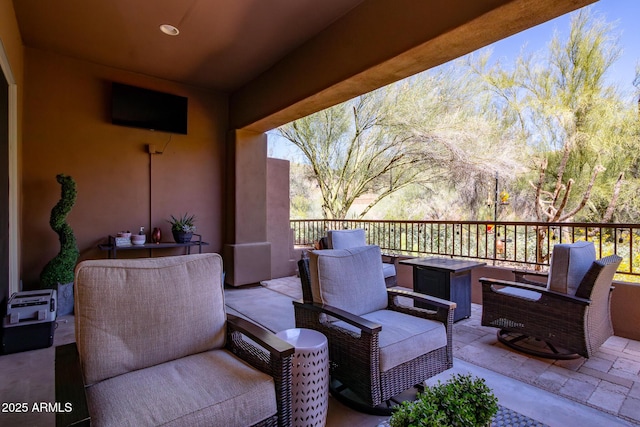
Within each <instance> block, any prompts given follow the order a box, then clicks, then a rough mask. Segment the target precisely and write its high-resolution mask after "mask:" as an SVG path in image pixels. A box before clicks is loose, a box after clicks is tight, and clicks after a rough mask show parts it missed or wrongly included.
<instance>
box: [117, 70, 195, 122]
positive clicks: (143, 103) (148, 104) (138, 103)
mask: <svg viewBox="0 0 640 427" xmlns="http://www.w3.org/2000/svg"><path fill="white" fill-rule="evenodd" d="M111 122H112V123H113V124H116V125H122V126H130V127H136V128H142V129H151V130H158V131H164V132H171V133H180V134H184V135H186V134H187V98H185V97H184V96H178V95H172V94H169V93H164V92H157V91H155V90H149V89H143V88H140V87H135V86H129V85H125V84H122V83H116V82H113V83H112V85H111Z"/></svg>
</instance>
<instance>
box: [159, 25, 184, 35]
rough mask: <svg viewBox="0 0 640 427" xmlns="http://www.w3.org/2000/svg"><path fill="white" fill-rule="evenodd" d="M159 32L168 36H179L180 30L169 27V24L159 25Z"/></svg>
mask: <svg viewBox="0 0 640 427" xmlns="http://www.w3.org/2000/svg"><path fill="white" fill-rule="evenodd" d="M160 31H162V32H163V33H165V34H167V35H169V36H177V35H178V34H180V30H178V29H177V28H176V27H174V26H173V25H169V24H162V25H160Z"/></svg>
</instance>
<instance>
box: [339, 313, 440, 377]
mask: <svg viewBox="0 0 640 427" xmlns="http://www.w3.org/2000/svg"><path fill="white" fill-rule="evenodd" d="M361 317H363V318H364V319H367V320H369V321H371V322H375V323H378V324H380V325H381V326H382V330H381V331H380V334H379V335H378V339H379V346H380V371H381V372H385V371H388V370H389V369H391V368H394V367H396V366H398V365H401V364H402V363H405V362H408V361H410V360H413V359H415V358H416V357H418V356H421V355H423V354H426V353H429V352H431V351H433V350H436V349H438V348H441V347H444V346H446V345H447V333H446V330H445V327H444V324H443V323H442V322H437V321H435V320H428V319H421V318H419V317H414V316H410V315H408V314H404V313H399V312H397V311H391V310H377V311H374V312H372V313H367V314H363V315H362V316H361ZM334 324H335V325H336V326H340V327H342V328H344V329H347V330H351V331H354V332H358V330H357V329H356V328H355V327H353V326H351V325H349V324H348V323H346V322H342V321H338V322H335V323H334Z"/></svg>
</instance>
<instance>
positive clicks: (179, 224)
mask: <svg viewBox="0 0 640 427" xmlns="http://www.w3.org/2000/svg"><path fill="white" fill-rule="evenodd" d="M195 219H196V217H195V215H189V214H188V213H185V214H184V215H182V216H181V217H180V218H176V217H175V216H173V215H171V219H169V220H167V221H168V222H169V224H171V233H172V234H173V240H175V241H176V243H187V242H190V241H191V237H192V236H193V232H194V231H196V226H195V225H194V222H195Z"/></svg>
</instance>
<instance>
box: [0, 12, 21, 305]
mask: <svg viewBox="0 0 640 427" xmlns="http://www.w3.org/2000/svg"><path fill="white" fill-rule="evenodd" d="M0 42H1V43H2V55H3V57H2V60H1V61H0V62H2V68H3V70H2V71H3V72H4V74H5V76H6V77H11V79H12V81H9V83H10V84H11V85H12V86H10V87H9V88H8V90H9V98H12V99H14V98H13V97H14V96H15V104H14V103H13V102H14V101H13V100H12V101H11V103H10V104H8V117H7V116H6V118H7V119H8V120H7V121H6V123H7V125H8V129H3V130H2V131H3V132H7V133H6V134H5V139H4V142H5V143H4V144H3V150H6V151H4V153H3V155H2V158H3V159H5V161H6V163H5V164H4V165H2V167H0V172H1V173H4V174H5V175H4V176H5V177H8V180H9V182H8V188H5V191H4V192H3V194H4V195H5V196H6V195H7V192H6V191H7V190H8V193H9V199H8V201H7V199H4V200H3V201H2V203H3V206H2V209H3V212H2V224H3V226H4V227H5V229H4V230H3V232H2V233H0V239H1V243H0V246H1V247H2V250H1V251H0V252H2V254H1V255H0V256H1V257H2V264H1V265H2V270H3V271H2V272H1V274H2V280H1V281H0V282H1V283H2V285H0V305H1V306H0V315H2V314H3V313H4V312H5V307H6V298H8V296H9V295H10V294H11V293H12V292H15V291H17V290H18V282H19V278H18V271H17V269H18V265H19V263H20V257H19V251H20V219H19V214H18V206H19V201H20V192H21V190H20V179H19V174H20V169H21V167H20V164H21V139H20V138H21V132H22V93H23V81H24V78H23V74H24V71H23V70H24V49H23V47H22V40H21V37H20V32H19V30H18V23H17V21H16V16H15V11H14V8H13V2H12V1H11V0H0ZM2 74H3V73H2V72H0V75H2ZM1 80H2V82H3V84H4V81H5V79H4V78H1ZM12 112H13V113H12ZM4 113H5V114H7V111H5V112H4ZM14 113H15V116H14ZM11 128H13V129H15V131H12V130H10V129H11ZM7 160H8V161H7ZM4 183H5V185H7V182H6V179H5V180H4ZM7 220H8V221H7ZM7 222H8V227H7Z"/></svg>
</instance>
